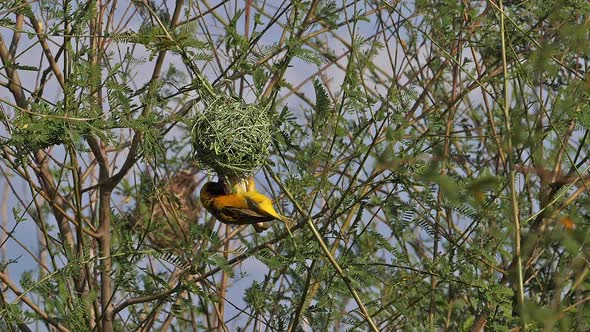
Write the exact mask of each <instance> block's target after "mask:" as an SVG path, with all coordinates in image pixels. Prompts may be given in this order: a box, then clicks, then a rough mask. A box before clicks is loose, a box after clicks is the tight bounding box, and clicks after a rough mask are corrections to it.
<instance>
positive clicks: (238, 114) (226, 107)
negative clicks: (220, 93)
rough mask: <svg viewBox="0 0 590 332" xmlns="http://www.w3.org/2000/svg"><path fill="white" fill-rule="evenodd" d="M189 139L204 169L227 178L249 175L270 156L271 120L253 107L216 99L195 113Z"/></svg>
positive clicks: (261, 110)
mask: <svg viewBox="0 0 590 332" xmlns="http://www.w3.org/2000/svg"><path fill="white" fill-rule="evenodd" d="M191 138H192V145H193V153H194V155H193V157H194V158H195V160H197V161H198V162H200V163H201V164H202V165H203V166H206V167H208V168H210V169H212V170H214V171H216V172H217V173H218V174H223V175H226V176H235V175H241V174H247V173H252V172H253V171H254V170H255V169H257V168H258V167H260V166H262V165H263V164H264V163H265V162H266V159H267V158H268V155H269V153H270V151H269V148H270V144H271V140H272V135H271V129H270V117H269V115H268V112H267V110H266V109H261V108H260V107H258V106H256V105H248V104H244V103H242V102H240V101H237V100H234V99H228V98H218V99H216V100H215V101H213V102H212V103H210V104H209V105H208V106H207V107H206V108H205V110H203V111H198V110H196V112H195V118H194V125H193V127H192V130H191Z"/></svg>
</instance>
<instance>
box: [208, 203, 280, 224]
mask: <svg viewBox="0 0 590 332" xmlns="http://www.w3.org/2000/svg"><path fill="white" fill-rule="evenodd" d="M219 213H220V215H221V218H222V219H224V220H223V221H226V222H229V223H235V224H241V225H243V224H254V223H258V222H265V221H271V220H273V219H274V218H273V217H271V216H267V215H263V214H260V213H258V212H257V211H254V210H251V209H241V208H234V207H225V208H223V209H221V210H220V211H219Z"/></svg>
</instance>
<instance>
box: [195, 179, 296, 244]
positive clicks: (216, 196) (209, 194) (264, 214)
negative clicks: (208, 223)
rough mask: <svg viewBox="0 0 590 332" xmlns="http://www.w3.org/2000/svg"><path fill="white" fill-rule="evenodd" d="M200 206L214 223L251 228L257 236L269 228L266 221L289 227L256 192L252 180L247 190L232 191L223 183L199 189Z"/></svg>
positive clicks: (269, 202)
mask: <svg viewBox="0 0 590 332" xmlns="http://www.w3.org/2000/svg"><path fill="white" fill-rule="evenodd" d="M200 199H201V203H202V204H203V206H204V207H205V208H206V209H207V211H209V212H210V213H211V214H212V215H213V216H215V218H217V220H219V221H221V222H222V223H224V224H230V225H252V226H254V229H255V230H256V232H258V233H260V232H262V231H264V230H266V229H268V225H266V224H265V222H268V221H272V220H279V221H282V222H284V223H285V224H286V225H287V227H289V224H290V222H291V221H290V220H289V219H287V218H286V217H283V216H282V215H280V214H279V213H278V212H277V211H275V209H274V207H273V206H272V200H271V199H270V198H268V197H266V196H265V195H263V194H261V193H259V192H258V191H257V190H256V185H255V183H254V179H253V178H252V177H249V178H248V182H247V188H246V190H237V191H236V192H233V193H232V192H231V191H230V190H228V189H227V188H226V185H225V183H224V182H223V181H222V180H220V181H219V182H207V183H205V185H203V188H201V197H200Z"/></svg>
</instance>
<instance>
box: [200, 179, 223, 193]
mask: <svg viewBox="0 0 590 332" xmlns="http://www.w3.org/2000/svg"><path fill="white" fill-rule="evenodd" d="M201 191H202V192H206V193H207V194H209V195H211V196H219V195H225V194H226V192H225V186H224V184H223V182H221V181H220V182H207V183H205V185H204V186H203V189H202V190H201Z"/></svg>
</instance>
